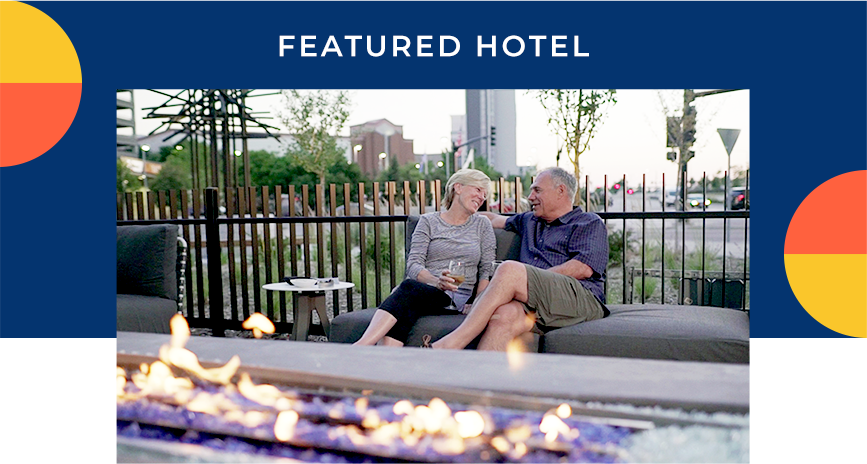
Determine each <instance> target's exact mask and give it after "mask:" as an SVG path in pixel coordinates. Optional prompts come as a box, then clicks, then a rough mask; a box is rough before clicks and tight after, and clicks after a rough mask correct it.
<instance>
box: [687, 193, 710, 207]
mask: <svg viewBox="0 0 867 464" xmlns="http://www.w3.org/2000/svg"><path fill="white" fill-rule="evenodd" d="M686 201H687V203H689V206H692V207H693V208H696V207H699V206H701V203H702V201H704V205H705V206H710V198H705V197H704V195H702V194H701V193H690V194H688V195H687V196H686Z"/></svg>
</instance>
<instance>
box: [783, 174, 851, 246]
mask: <svg viewBox="0 0 867 464" xmlns="http://www.w3.org/2000/svg"><path fill="white" fill-rule="evenodd" d="M784 252H785V253H786V254H792V253H796V254H840V253H842V254H848V253H867V171H852V172H847V173H846V174H841V175H839V176H837V177H834V178H832V179H830V180H828V181H826V182H824V183H822V185H820V186H818V187H816V189H815V190H813V191H812V192H810V194H809V195H808V196H807V198H805V199H804V201H803V202H801V205H800V206H799V207H798V209H797V210H796V211H795V215H794V216H793V217H792V221H791V222H790V223H789V229H788V231H787V232H786V246H785V251H784Z"/></svg>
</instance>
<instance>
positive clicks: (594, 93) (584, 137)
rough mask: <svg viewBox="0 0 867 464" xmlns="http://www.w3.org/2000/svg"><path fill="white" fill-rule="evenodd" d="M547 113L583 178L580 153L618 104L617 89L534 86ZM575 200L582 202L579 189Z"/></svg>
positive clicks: (578, 175) (554, 129)
mask: <svg viewBox="0 0 867 464" xmlns="http://www.w3.org/2000/svg"><path fill="white" fill-rule="evenodd" d="M528 92H532V93H534V94H535V96H536V98H537V99H538V100H539V103H541V104H542V107H543V108H545V112H546V113H547V114H548V125H549V126H550V127H551V130H552V131H553V132H554V133H555V134H557V135H559V136H561V137H563V140H564V148H565V149H566V156H567V157H568V158H569V161H571V162H572V166H573V167H574V172H575V177H576V178H577V179H578V180H579V181H580V180H581V177H580V173H581V171H580V170H579V169H578V157H579V156H581V154H582V153H584V152H585V151H587V149H588V148H589V146H590V140H592V139H593V137H595V136H596V130H597V129H598V127H599V126H601V125H602V122H603V118H604V117H605V113H606V112H607V111H608V109H609V108H610V107H611V106H613V105H615V104H617V98H616V95H617V90H614V89H608V90H581V89H578V90H561V89H552V90H531V91H528ZM575 196H576V198H575V203H576V204H578V203H579V202H580V193H576V195H575Z"/></svg>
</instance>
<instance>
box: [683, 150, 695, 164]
mask: <svg viewBox="0 0 867 464" xmlns="http://www.w3.org/2000/svg"><path fill="white" fill-rule="evenodd" d="M693 156H695V152H694V151H692V150H689V151H687V152H686V153H685V154H684V155H683V161H684V162H686V161H689V160H691V159H692V157H693Z"/></svg>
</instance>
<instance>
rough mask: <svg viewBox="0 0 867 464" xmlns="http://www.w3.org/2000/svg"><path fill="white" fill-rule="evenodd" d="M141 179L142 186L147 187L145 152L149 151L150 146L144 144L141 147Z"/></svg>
mask: <svg viewBox="0 0 867 464" xmlns="http://www.w3.org/2000/svg"><path fill="white" fill-rule="evenodd" d="M140 148H141V180H142V182H143V185H144V188H148V173H147V157H146V156H145V155H147V152H149V151H151V146H150V145H148V144H144V145H142V146H141V147H140Z"/></svg>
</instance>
